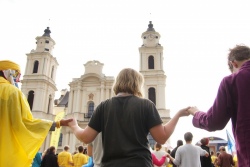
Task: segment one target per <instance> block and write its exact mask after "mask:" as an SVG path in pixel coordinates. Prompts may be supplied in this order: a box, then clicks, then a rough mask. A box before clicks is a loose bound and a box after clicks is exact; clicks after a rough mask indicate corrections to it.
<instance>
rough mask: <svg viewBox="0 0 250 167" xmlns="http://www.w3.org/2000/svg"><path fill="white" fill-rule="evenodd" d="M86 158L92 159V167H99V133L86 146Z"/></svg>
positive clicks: (100, 156) (100, 150) (100, 152)
mask: <svg viewBox="0 0 250 167" xmlns="http://www.w3.org/2000/svg"><path fill="white" fill-rule="evenodd" d="M87 150H88V151H87V152H88V156H90V157H92V159H93V163H94V167H101V161H102V156H103V149H102V133H99V134H98V135H97V136H96V138H95V140H94V141H93V142H92V143H90V144H88V146H87Z"/></svg>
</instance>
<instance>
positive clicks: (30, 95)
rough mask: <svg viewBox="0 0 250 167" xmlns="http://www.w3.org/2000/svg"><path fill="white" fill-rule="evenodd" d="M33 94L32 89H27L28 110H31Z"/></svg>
mask: <svg viewBox="0 0 250 167" xmlns="http://www.w3.org/2000/svg"><path fill="white" fill-rule="evenodd" d="M34 94H35V93H34V91H33V90H31V91H29V93H28V103H29V106H30V110H32V108H33V102H34Z"/></svg>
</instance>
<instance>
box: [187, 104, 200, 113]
mask: <svg viewBox="0 0 250 167" xmlns="http://www.w3.org/2000/svg"><path fill="white" fill-rule="evenodd" d="M187 111H188V112H189V114H191V115H194V114H195V113H196V112H197V111H199V109H198V108H197V107H196V106H194V107H190V108H189V109H188V110H187Z"/></svg>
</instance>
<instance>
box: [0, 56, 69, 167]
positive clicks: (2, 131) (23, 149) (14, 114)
mask: <svg viewBox="0 0 250 167" xmlns="http://www.w3.org/2000/svg"><path fill="white" fill-rule="evenodd" d="M20 74H21V73H20V67H19V65H18V64H16V63H14V62H12V61H9V60H3V61H0V155H1V156H0V167H8V166H12V167H29V166H30V165H31V163H32V160H33V158H34V157H35V154H36V153H37V151H38V150H39V148H40V147H41V145H42V143H43V141H44V139H45V137H46V135H47V134H48V131H49V130H50V128H51V127H53V126H54V127H55V126H56V127H60V126H65V125H67V124H68V122H69V121H71V119H68V120H60V121H58V122H56V123H55V122H53V121H49V120H43V119H35V118H33V116H32V113H31V111H30V107H29V104H28V102H27V99H26V98H25V96H24V95H23V93H22V92H21V90H19V89H18V88H17V87H16V86H17V82H19V78H20Z"/></svg>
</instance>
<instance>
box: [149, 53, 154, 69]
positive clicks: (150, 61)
mask: <svg viewBox="0 0 250 167" xmlns="http://www.w3.org/2000/svg"><path fill="white" fill-rule="evenodd" d="M154 68H155V61H154V56H152V55H151V56H149V57H148V69H154Z"/></svg>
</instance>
